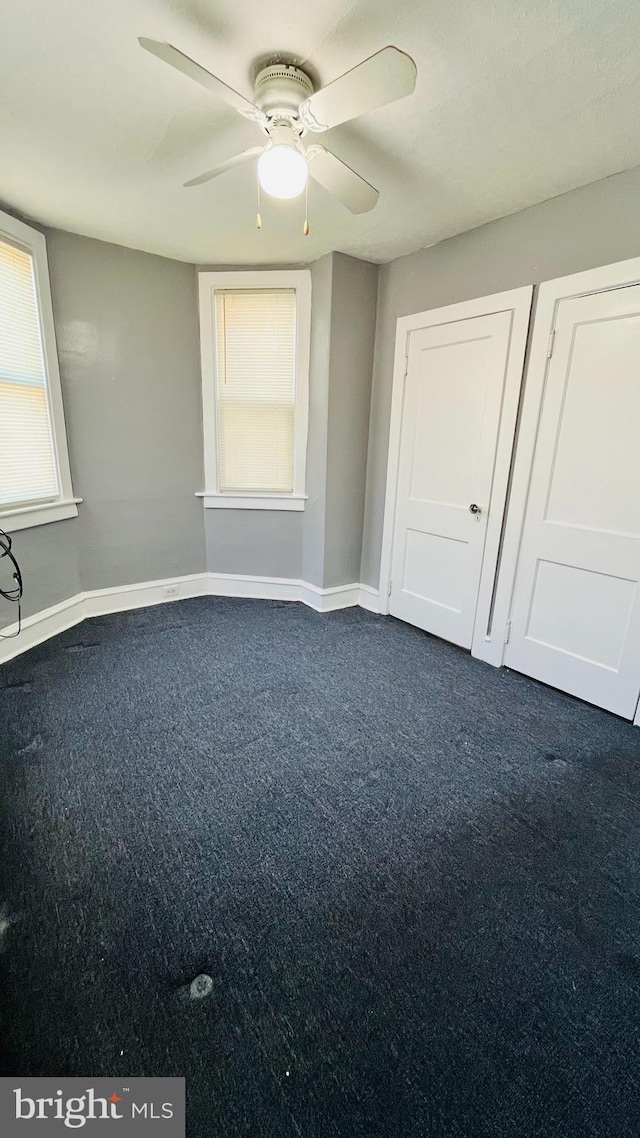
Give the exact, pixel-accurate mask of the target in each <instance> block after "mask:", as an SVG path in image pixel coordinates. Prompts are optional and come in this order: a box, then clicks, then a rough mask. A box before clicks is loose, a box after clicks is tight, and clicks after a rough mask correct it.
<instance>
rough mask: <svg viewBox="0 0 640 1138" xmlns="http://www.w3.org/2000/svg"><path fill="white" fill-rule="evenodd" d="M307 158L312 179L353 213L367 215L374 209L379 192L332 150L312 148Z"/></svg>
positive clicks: (318, 147)
mask: <svg viewBox="0 0 640 1138" xmlns="http://www.w3.org/2000/svg"><path fill="white" fill-rule="evenodd" d="M307 157H308V158H309V173H310V174H311V177H312V178H314V179H315V181H316V182H319V183H320V185H321V186H324V188H325V190H328V191H329V193H330V194H334V196H335V197H337V198H338V199H339V200H340V201H341V202H342V204H343V205H344V206H346V207H347V209H349V210H351V213H367V212H368V210H370V209H373V207H374V205H375V204H376V202H377V200H378V197H379V194H378V191H377V190H376V189H374V187H373V186H370V185H369V183H368V182H365V180H364V178H361V177H360V175H359V174H356V172H355V170H352V169H351V167H350V166H347V165H346V163H345V162H342V161H341V160H340V158H336V156H335V154H332V153H331V151H330V150H325V148H324V146H314V147H310V148H309V150H308V151H307Z"/></svg>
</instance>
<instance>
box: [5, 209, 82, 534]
mask: <svg viewBox="0 0 640 1138" xmlns="http://www.w3.org/2000/svg"><path fill="white" fill-rule="evenodd" d="M1 240H6V241H8V242H9V243H10V244H13V245H18V246H19V247H20V248H21V249H24V250H25V252H27V253H30V254H31V256H32V257H33V268H34V275H35V284H36V295H37V301H38V314H39V318H40V330H41V334H42V354H43V357H44V368H45V376H46V381H47V399H48V403H49V409H50V412H51V433H52V437H53V450H54V460H55V463H56V467H57V473H58V488H59V493H58V497H57V498H55V499H53V500H51V501H48V502H42V503H38V504H37V505H35V506H33V505H32V506H10V507H9V508H8V509H3V508H2V506H0V529H6V530H8V531H9V532H12V531H14V530H21V529H27V528H29V527H30V526H41V525H46V524H47V523H48V522H57V521H62V520H63V519H64V518H73V517H77V515H78V506H77V503H78V502H81V501H82V499H81V498H74V496H73V489H72V486H71V470H70V468H69V452H68V448H67V432H66V428H65V422H64V408H63V405H62V388H61V386H60V370H59V368H58V352H57V347H56V333H55V327H54V323H53V306H52V303H51V285H50V283H49V263H48V260H47V245H46V241H45V238H44V234H42V233H38V231H37V230H36V229H32V228H31V226H30V225H25V224H24V222H22V221H18V220H17V218H15V217H11V216H10V214H8V213H3V212H1V211H0V241H1Z"/></svg>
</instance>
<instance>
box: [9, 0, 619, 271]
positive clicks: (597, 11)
mask: <svg viewBox="0 0 640 1138" xmlns="http://www.w3.org/2000/svg"><path fill="white" fill-rule="evenodd" d="M139 35H144V36H150V37H153V38H155V39H160V40H169V41H171V42H172V43H174V44H175V45H176V46H177V47H179V48H181V49H182V50H183V51H185V52H186V53H188V54H189V55H191V56H192V57H193V58H194V59H197V60H198V61H199V62H201V63H203V64H204V65H205V66H207V67H208V68H209V69H210V70H212V71H214V72H215V73H216V74H217V75H218V76H220V78H222V79H224V80H225V81H226V82H227V83H229V84H231V85H232V86H234V87H236V88H237V89H238V90H240V91H242V92H243V93H245V94H247V95H249V96H251V94H252V82H251V80H252V76H253V74H254V71H255V68H256V66H257V65H258V63H259V62H261V61H264V59H265V58H267V59H273V58H274V57H276V56H277V55H278V54H279V53H287V54H288V55H289V56H291V57H292V58H294V59H295V60H296V61H297V62H301V63H302V62H304V63H306V64H307V65H308V69H309V71H310V73H311V74H312V76H313V78H314V79H315V81H316V82H318V81H319V82H321V83H322V84H325V83H327V82H330V81H331V80H332V79H333V78H335V77H337V76H338V75H340V74H342V72H344V71H346V70H348V69H349V68H351V67H353V66H354V65H355V64H356V63H358V62H359V61H360V60H361V59H364V58H365V57H366V56H368V55H371V54H372V53H373V52H375V51H377V50H378V49H379V48H381V47H383V46H384V45H385V44H389V43H391V44H395V45H396V46H397V47H399V48H402V49H403V50H404V51H407V52H409V53H410V54H411V55H412V56H413V57H414V59H415V60H416V63H417V65H418V84H417V88H416V91H415V94H414V95H412V96H410V97H409V98H407V99H404V100H402V101H401V102H399V103H396V104H395V105H393V106H391V107H387V108H383V109H382V110H378V111H374V112H372V113H371V114H369V115H367V116H365V117H363V118H361V119H359V120H357V121H356V122H354V123H351V124H348V125H345V126H343V127H338V128H336V129H335V130H333V131H331V132H329V133H327V134H325V135H323V136H322V139H321V141H322V142H323V143H325V144H326V145H327V146H329V147H330V148H331V149H333V150H334V151H335V153H336V154H337V155H339V157H341V158H343V159H344V160H345V161H347V162H348V163H349V164H350V165H352V166H354V167H355V168H356V169H357V170H358V171H359V172H360V173H361V174H362V175H363V176H364V177H365V178H366V179H367V180H368V181H370V182H372V183H373V184H374V185H376V186H377V187H378V188H379V190H380V201H379V203H378V205H377V206H376V208H375V209H374V210H373V211H372V212H371V213H369V214H365V215H361V216H359V217H353V216H352V215H351V214H349V213H347V211H346V210H345V209H344V208H343V207H342V206H341V205H340V204H339V203H338V202H337V201H335V200H334V199H332V198H331V197H329V195H328V194H327V193H326V192H325V191H324V190H323V189H321V188H320V187H318V186H317V185H315V184H314V183H312V184H311V190H310V214H309V216H310V223H311V233H310V235H309V236H308V237H303V236H302V221H303V213H302V209H303V206H302V202H301V201H297V202H293V203H291V202H288V203H273V202H271V201H269V200H268V199H265V198H263V204H262V209H261V212H262V221H263V228H262V230H261V232H260V233H257V232H256V231H255V229H254V227H253V226H254V217H255V172H254V169H253V167H252V166H245V167H239V168H236V169H234V170H232V171H230V172H229V173H227V174H225V175H224V176H223V177H221V178H220V179H218V180H216V181H214V182H211V183H209V184H208V185H205V186H202V187H200V188H198V189H192V190H185V189H182V186H181V183H182V182H183V181H185V180H186V179H187V178H189V177H192V176H193V175H195V174H198V173H200V172H201V171H203V170H206V169H208V168H209V167H211V166H213V165H214V164H215V163H216V162H218V161H221V160H222V159H224V158H227V157H229V156H230V155H232V154H235V153H236V152H237V151H238V150H241V149H244V148H245V147H248V146H252V145H256V144H257V143H259V141H260V138H261V135H260V133H259V131H258V128H257V127H256V126H254V125H253V124H252V123H250V122H248V121H246V120H244V119H242V118H241V117H240V116H239V115H237V114H236V112H234V111H233V110H231V109H230V108H228V107H226V106H225V105H224V104H222V103H220V102H218V101H217V100H216V99H215V98H214V97H213V96H212V95H210V94H209V93H208V92H207V91H205V90H203V89H201V88H200V87H198V86H196V84H195V83H192V82H190V81H189V80H187V79H186V78H184V77H183V76H181V75H179V74H177V73H173V72H172V71H171V70H170V68H168V67H166V66H165V65H163V64H161V63H160V62H158V61H157V60H156V59H154V58H152V57H151V56H149V55H147V54H146V53H145V52H143V51H142V50H141V49H140V47H139V46H138V43H137V37H138V36H139ZM639 43H640V4H639V3H638V0H483V2H482V3H478V0H431V2H430V3H425V0H395V2H394V3H393V2H390V0H355V2H354V3H348V2H347V0H315V2H314V3H313V4H310V3H304V4H301V3H296V2H295V0H269V3H268V4H265V3H264V2H263V0H262V2H259V0H242V3H238V0H109V2H108V3H103V2H100V0H64V2H63V3H60V4H51V3H50V4H43V2H42V0H3V3H2V5H1V6H0V76H1V79H0V84H1V90H2V96H1V99H0V155H1V161H0V200H2V201H4V202H5V203H6V204H7V205H9V206H11V207H13V208H15V209H17V210H20V211H21V212H23V213H25V214H27V215H30V216H31V217H33V218H35V219H37V220H39V221H42V222H44V223H47V224H50V225H55V226H59V227H61V228H63V229H69V230H72V231H74V232H78V233H86V234H89V235H91V236H95V237H100V238H103V239H105V240H107V241H114V242H118V243H120V244H123V245H130V246H133V247H135V248H139V249H146V250H149V251H150V252H155V253H162V254H165V255H168V256H170V257H177V258H180V259H182V260H187V261H195V262H197V263H201V264H208V263H210V264H243V263H247V264H248V263H251V264H261V263H267V262H281V263H284V262H298V261H309V260H313V259H314V258H316V257H318V256H320V255H322V254H323V253H326V252H328V251H330V250H333V249H338V250H342V251H344V252H347V253H352V254H354V255H355V256H359V257H363V258H365V259H369V260H373V261H386V260H389V259H391V258H393V257H396V256H398V255H401V254H403V253H407V252H410V251H411V250H413V249H416V248H420V247H423V246H426V245H431V244H433V243H434V242H436V241H438V240H441V239H442V238H443V237H448V236H451V235H452V234H455V233H459V232H461V231H463V230H466V229H470V228H473V227H474V226H476V225H479V224H481V223H483V222H485V221H489V220H492V219H494V218H496V217H501V216H504V215H505V214H508V213H513V212H514V211H516V210H518V209H522V208H524V207H525V206H528V205H532V204H534V203H535V202H538V201H541V200H543V199H545V198H549V197H553V196H555V195H556V194H560V193H563V192H564V191H566V190H568V189H572V188H573V187H575V186H578V185H583V184H585V183H587V182H591V181H595V180H596V179H598V178H601V177H604V176H606V175H607V174H610V173H613V172H614V171H618V170H622V169H626V168H628V167H630V166H634V165H636V164H638V163H640V51H639V50H638V45H639Z"/></svg>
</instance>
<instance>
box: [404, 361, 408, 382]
mask: <svg viewBox="0 0 640 1138" xmlns="http://www.w3.org/2000/svg"><path fill="white" fill-rule="evenodd" d="M408 371H409V357H408V356H405V357H404V378H405V379H406V378H407V372H408Z"/></svg>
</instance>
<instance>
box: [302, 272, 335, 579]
mask: <svg viewBox="0 0 640 1138" xmlns="http://www.w3.org/2000/svg"><path fill="white" fill-rule="evenodd" d="M333 263H334V255H333V253H329V254H328V255H327V256H326V257H321V258H320V260H319V261H315V262H314V264H313V265H312V266H311V298H312V299H311V356H310V361H309V435H308V440H307V480H306V493H307V501H306V505H305V511H304V514H303V515H302V516H301V522H302V531H301V532H302V558H301V576H302V579H303V581H308V582H310V584H312V585H318V586H319V587H320V588H322V584H323V580H324V528H325V512H326V494H327V428H328V423H329V374H330V365H331V321H332V306H331V294H332V290H333Z"/></svg>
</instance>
